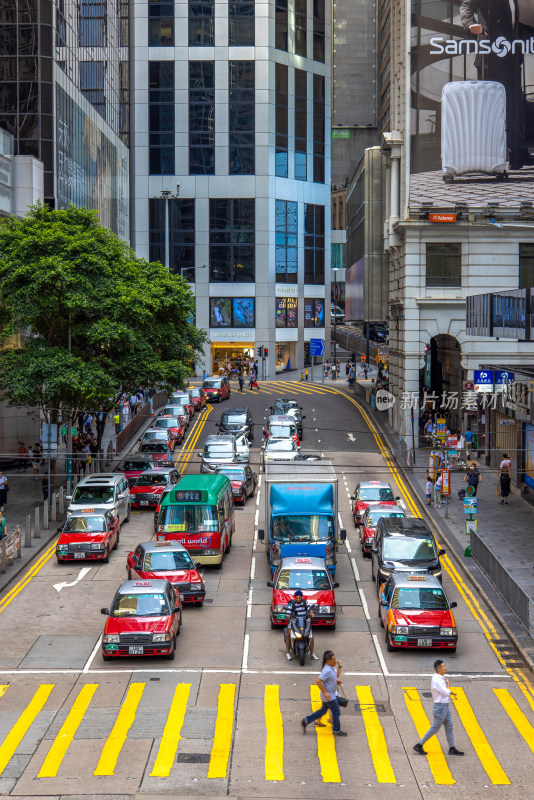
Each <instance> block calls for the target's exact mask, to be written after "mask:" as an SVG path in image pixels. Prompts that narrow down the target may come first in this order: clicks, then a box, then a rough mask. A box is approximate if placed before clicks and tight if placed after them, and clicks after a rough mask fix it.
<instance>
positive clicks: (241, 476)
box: [217, 469, 245, 481]
mask: <svg viewBox="0 0 534 800" xmlns="http://www.w3.org/2000/svg"><path fill="white" fill-rule="evenodd" d="M217 474H218V475H226V477H227V478H228V479H229V480H231V481H244V480H245V472H244V470H242V469H220V470H219V471H218V473H217Z"/></svg>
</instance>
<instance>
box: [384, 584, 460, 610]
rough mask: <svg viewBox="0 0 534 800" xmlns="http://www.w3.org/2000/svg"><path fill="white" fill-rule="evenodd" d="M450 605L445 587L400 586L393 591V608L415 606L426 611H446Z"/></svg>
mask: <svg viewBox="0 0 534 800" xmlns="http://www.w3.org/2000/svg"><path fill="white" fill-rule="evenodd" d="M448 607H449V604H448V603H447V598H446V597H445V595H444V593H443V589H430V588H424V587H422V586H420V587H415V586H414V587H413V588H412V587H411V586H410V587H409V588H408V587H407V588H404V586H403V587H400V588H399V589H395V591H394V592H393V598H392V600H391V608H413V609H419V610H421V611H422V610H426V611H444V610H446V609H447V608H448Z"/></svg>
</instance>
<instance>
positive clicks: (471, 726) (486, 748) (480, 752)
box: [452, 688, 510, 786]
mask: <svg viewBox="0 0 534 800" xmlns="http://www.w3.org/2000/svg"><path fill="white" fill-rule="evenodd" d="M452 691H453V692H454V693H455V695H456V696H455V697H453V698H452V701H453V703H454V707H455V708H456V711H457V712H458V716H459V717H460V719H461V721H462V725H463V726H464V728H465V732H466V733H467V735H468V736H469V738H470V739H471V743H472V745H473V747H474V749H475V752H476V754H477V756H478V757H479V759H480V763H481V764H482V766H483V767H484V769H485V770H486V772H487V773H488V777H489V779H490V781H491V782H492V783H493V784H495V785H498V786H509V785H510V781H509V779H508V776H507V775H506V773H505V772H504V770H503V768H502V767H501V765H500V764H499V762H498V760H497V758H496V756H495V754H494V752H493V750H492V749H491V747H490V743H489V742H488V740H487V739H486V737H485V736H484V732H483V731H482V728H481V727H480V725H479V724H478V721H477V718H476V717H475V715H474V713H473V709H472V708H471V705H470V703H469V700H468V699H467V696H466V694H465V692H464V690H463V689H457V688H454V689H453V690H452Z"/></svg>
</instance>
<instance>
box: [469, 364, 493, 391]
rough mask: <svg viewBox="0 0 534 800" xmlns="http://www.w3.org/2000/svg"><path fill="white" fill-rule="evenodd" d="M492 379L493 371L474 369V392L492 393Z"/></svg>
mask: <svg viewBox="0 0 534 800" xmlns="http://www.w3.org/2000/svg"><path fill="white" fill-rule="evenodd" d="M493 377H494V376H493V370H491V369H476V370H475V379H474V384H475V392H492V391H493Z"/></svg>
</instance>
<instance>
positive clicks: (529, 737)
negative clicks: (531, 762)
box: [493, 689, 534, 753]
mask: <svg viewBox="0 0 534 800" xmlns="http://www.w3.org/2000/svg"><path fill="white" fill-rule="evenodd" d="M493 691H494V692H495V694H496V695H497V698H498V699H499V702H500V703H501V705H502V707H503V708H504V710H505V711H506V713H507V714H508V716H509V717H510V719H511V720H512V722H513V723H514V725H515V727H516V728H517V730H518V731H519V733H520V734H521V736H522V737H523V739H524V740H525V742H526V743H527V744H528V746H529V747H530V749H531V750H532V752H533V753H534V728H533V727H532V725H531V724H530V722H529V721H528V719H527V718H526V716H525V715H524V714H523V712H522V711H521V709H520V708H519V706H518V705H517V703H516V701H515V700H514V698H513V697H512V695H511V694H510V692H509V691H508V689H494V690H493Z"/></svg>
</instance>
